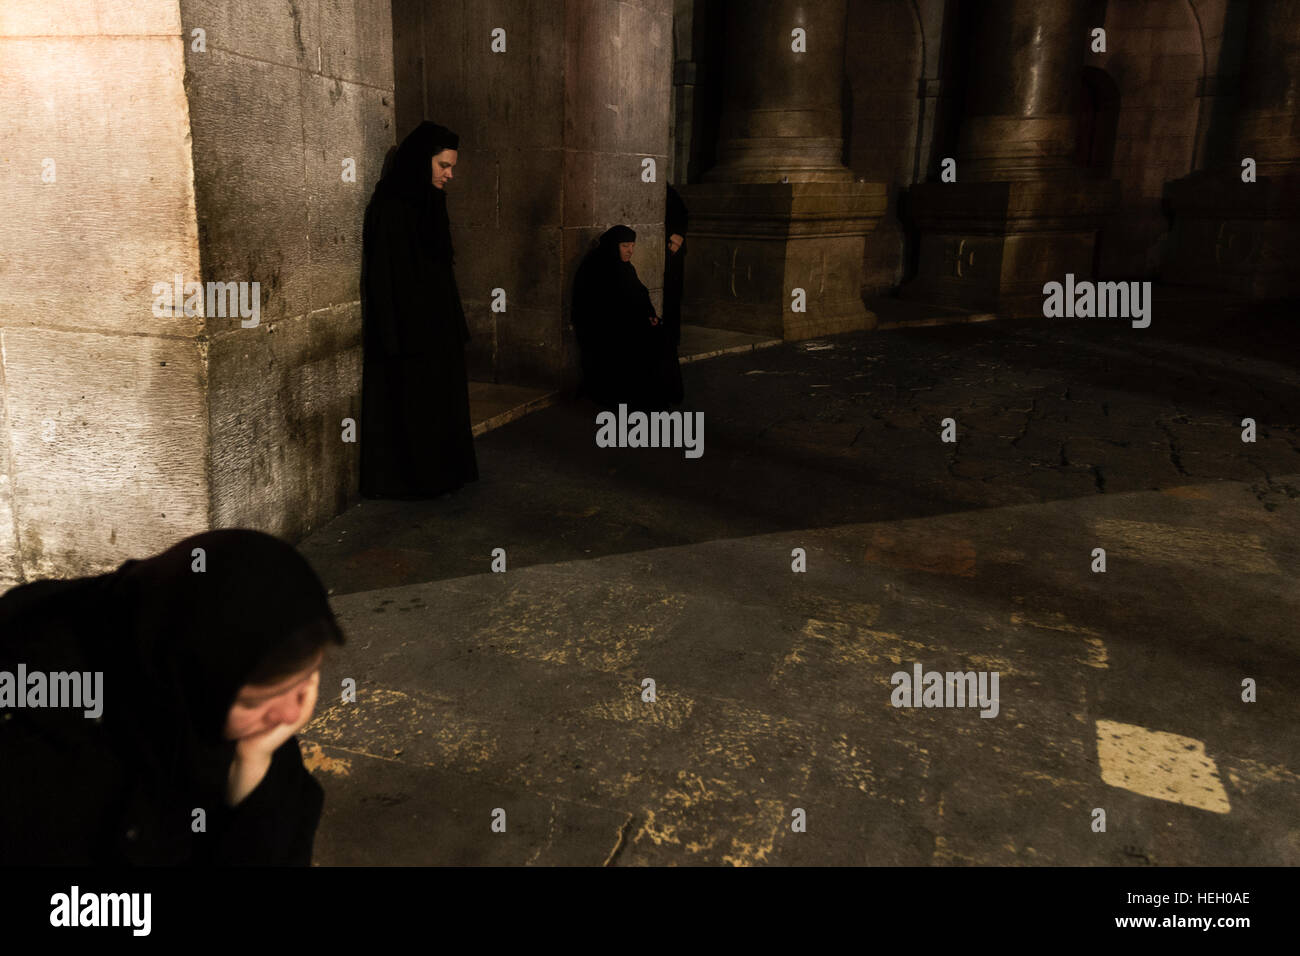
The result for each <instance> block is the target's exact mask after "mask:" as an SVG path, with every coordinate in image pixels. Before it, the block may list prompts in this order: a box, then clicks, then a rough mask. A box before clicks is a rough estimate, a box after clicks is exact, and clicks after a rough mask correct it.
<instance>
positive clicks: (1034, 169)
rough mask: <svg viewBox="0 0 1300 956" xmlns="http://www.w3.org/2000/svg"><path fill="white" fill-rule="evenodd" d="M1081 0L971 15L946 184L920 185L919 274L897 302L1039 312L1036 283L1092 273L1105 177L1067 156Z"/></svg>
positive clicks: (1082, 27)
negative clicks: (1089, 174) (1090, 175)
mask: <svg viewBox="0 0 1300 956" xmlns="http://www.w3.org/2000/svg"><path fill="white" fill-rule="evenodd" d="M1087 9H1088V5H1087V4H1086V3H1085V2H1080V0H1060V2H1053V3H1042V2H1041V0H991V2H988V3H981V4H980V5H978V7H977V8H976V9H975V16H976V18H977V21H976V24H975V31H974V35H973V37H972V38H971V39H970V40H969V41H968V42H970V44H971V48H972V50H973V56H972V60H971V63H970V72H969V75H968V76H967V77H966V89H967V96H966V103H965V108H964V113H963V118H962V124H961V134H960V137H959V139H958V144H957V150H956V156H955V157H953V158H955V159H956V163H957V170H956V175H957V179H956V181H955V182H949V183H945V182H937V183H935V182H931V183H920V184H918V185H916V186H913V187H912V188H911V190H910V200H911V202H910V206H911V211H912V216H913V219H914V221H915V224H916V226H917V227H918V228H919V229H920V232H921V255H920V266H919V269H918V274H917V276H916V278H915V279H913V280H912V281H911V282H910V283H908V284H906V285H905V286H904V288H903V289H902V290H901V293H900V294H901V295H902V296H903V297H904V298H909V299H916V300H919V301H924V302H931V303H934V304H936V305H944V306H955V307H958V308H967V309H974V310H981V311H995V312H998V313H999V314H1001V315H1004V316H1021V315H1024V316H1028V315H1041V314H1042V287H1043V284H1044V283H1045V282H1048V281H1053V280H1055V281H1060V280H1062V279H1064V277H1065V274H1066V273H1067V272H1070V273H1074V275H1075V276H1076V277H1080V278H1082V277H1086V276H1091V275H1092V258H1093V248H1094V246H1095V245H1096V238H1097V230H1098V228H1099V227H1100V223H1101V219H1102V216H1103V215H1104V213H1105V212H1106V211H1107V210H1108V209H1109V208H1111V207H1112V206H1113V205H1114V204H1115V203H1116V202H1117V201H1118V186H1119V184H1118V183H1117V182H1114V181H1099V180H1093V179H1087V178H1085V176H1084V173H1083V170H1082V169H1081V168H1080V167H1079V166H1078V165H1077V163H1076V161H1075V159H1074V155H1073V153H1074V145H1075V130H1076V123H1077V116H1076V109H1077V101H1078V96H1079V93H1080V89H1081V85H1082V75H1083V57H1084V53H1085V51H1086V50H1087V44H1088V41H1089V33H1088V30H1089V26H1090V24H1089V23H1088V21H1087Z"/></svg>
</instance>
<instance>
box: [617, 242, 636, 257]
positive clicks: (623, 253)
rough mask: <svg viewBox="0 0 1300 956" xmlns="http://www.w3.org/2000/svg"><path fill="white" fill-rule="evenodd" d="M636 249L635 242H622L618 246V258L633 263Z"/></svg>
mask: <svg viewBox="0 0 1300 956" xmlns="http://www.w3.org/2000/svg"><path fill="white" fill-rule="evenodd" d="M635 248H636V243H635V242H620V243H619V244H618V257H619V258H620V259H622V260H623V261H624V262H631V261H632V250H633V249H635Z"/></svg>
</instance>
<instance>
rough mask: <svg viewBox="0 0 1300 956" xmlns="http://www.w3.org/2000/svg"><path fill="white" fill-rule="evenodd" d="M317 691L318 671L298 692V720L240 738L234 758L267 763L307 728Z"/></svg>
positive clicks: (318, 684)
mask: <svg viewBox="0 0 1300 956" xmlns="http://www.w3.org/2000/svg"><path fill="white" fill-rule="evenodd" d="M319 690H320V671H319V670H316V671H313V672H312V675H311V677H310V678H309V679H308V680H307V682H306V683H305V684H303V686H302V689H301V690H299V691H298V703H299V704H300V705H301V711H300V713H299V715H298V719H297V720H296V721H294V722H293V723H292V724H277V725H276V726H275V727H271V728H269V729H267V730H263V731H259V732H258V733H256V734H252V735H250V736H248V737H242V738H240V740H239V742H238V743H237V744H236V745H235V754H236V758H237V759H240V760H246V761H250V762H254V763H260V762H261V761H266V762H268V763H269V762H270V759H271V755H272V754H273V753H275V752H276V750H278V749H279V748H280V747H281V746H282V745H283V744H284V742H285V741H286V740H288V739H289V738H290V737H292V736H293V735H294V734H296V733H297V732H298V731H300V730H302V728H304V727H306V726H307V723H308V722H309V721H310V720H311V717H312V712H313V711H314V710H315V709H316V695H317V693H318V692H319Z"/></svg>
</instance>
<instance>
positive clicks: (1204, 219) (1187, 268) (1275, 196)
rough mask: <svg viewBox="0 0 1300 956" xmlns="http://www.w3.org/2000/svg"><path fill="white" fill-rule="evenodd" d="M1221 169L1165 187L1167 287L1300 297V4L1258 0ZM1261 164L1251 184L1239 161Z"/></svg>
mask: <svg viewBox="0 0 1300 956" xmlns="http://www.w3.org/2000/svg"><path fill="white" fill-rule="evenodd" d="M1248 17H1249V19H1248V21H1247V27H1246V44H1245V46H1246V49H1245V56H1244V58H1243V60H1242V74H1241V82H1240V97H1239V100H1238V114H1237V122H1236V125H1235V135H1234V137H1233V148H1232V149H1231V150H1230V153H1229V156H1228V157H1227V163H1226V165H1225V166H1223V167H1221V168H1217V169H1210V170H1201V171H1197V172H1194V173H1192V174H1191V175H1190V176H1185V177H1183V178H1182V179H1179V180H1176V181H1174V182H1171V183H1169V184H1168V185H1167V186H1166V187H1165V198H1166V201H1167V203H1168V205H1169V208H1170V209H1171V210H1172V212H1173V216H1174V227H1173V235H1172V237H1171V242H1170V257H1169V260H1168V262H1167V263H1166V264H1165V265H1164V266H1163V267H1162V269H1161V273H1160V275H1161V279H1162V280H1163V281H1165V282H1168V283H1170V284H1171V285H1181V286H1189V287H1194V288H1201V289H1215V290H1219V291H1224V292H1231V293H1235V294H1237V295H1241V296H1245V297H1247V298H1250V299H1257V300H1268V299H1280V298H1287V297H1292V296H1296V295H1300V271H1297V270H1296V269H1295V267H1294V263H1293V261H1292V260H1293V258H1294V255H1295V250H1296V248H1298V247H1300V169H1298V168H1297V167H1298V166H1300V119H1298V117H1300V0H1252V3H1251V4H1250V8H1249V14H1248ZM1247 158H1250V159H1253V160H1254V161H1255V175H1256V181H1255V182H1243V181H1242V174H1243V167H1242V162H1243V161H1244V160H1245V159H1247Z"/></svg>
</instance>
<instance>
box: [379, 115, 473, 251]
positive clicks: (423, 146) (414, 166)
mask: <svg viewBox="0 0 1300 956" xmlns="http://www.w3.org/2000/svg"><path fill="white" fill-rule="evenodd" d="M444 149H457V150H458V149H460V137H459V136H457V135H456V134H455V133H453V132H452V131H451V130H449V129H447V127H445V126H439V125H438V124H437V123H434V122H432V121H430V120H425V121H424V122H423V123H421V124H420V125H419V126H417V127H416V128H415V129H413V130H411V132H410V133H408V134H407V136H406V138H405V139H404V140H402V143H401V145H400V146H398V147H397V149H396V151H395V152H394V153H393V154H392V156H391V157H390V159H389V161H388V163H387V164H386V167H385V169H384V174H383V177H382V178H381V179H380V180H379V184H378V185H377V186H376V187H375V198H376V199H380V200H385V201H394V202H400V203H404V204H407V205H410V206H413V207H415V209H416V210H417V211H418V213H419V216H418V222H419V224H420V229H419V238H420V242H421V243H422V244H423V245H425V246H431V247H433V249H434V252H435V255H437V256H438V257H439V258H441V257H443V256H445V257H446V258H448V259H451V258H453V257H454V255H455V250H454V249H453V248H452V244H451V222H450V220H449V219H448V217H447V194H446V193H445V192H444V191H443V190H441V189H438V188H436V187H435V186H434V185H433V181H432V180H433V157H434V156H437V155H438V154H439V153H440V152H442V151H443V150H444Z"/></svg>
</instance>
